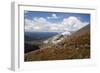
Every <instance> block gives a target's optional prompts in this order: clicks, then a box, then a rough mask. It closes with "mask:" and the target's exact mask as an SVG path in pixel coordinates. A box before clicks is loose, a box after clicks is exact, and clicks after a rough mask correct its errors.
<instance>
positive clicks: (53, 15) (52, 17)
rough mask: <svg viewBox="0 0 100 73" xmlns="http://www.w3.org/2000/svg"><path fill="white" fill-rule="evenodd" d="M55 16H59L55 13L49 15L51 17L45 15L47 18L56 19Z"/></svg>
mask: <svg viewBox="0 0 100 73" xmlns="http://www.w3.org/2000/svg"><path fill="white" fill-rule="evenodd" d="M57 18H59V17H57V15H56V14H52V16H51V17H47V19H57Z"/></svg>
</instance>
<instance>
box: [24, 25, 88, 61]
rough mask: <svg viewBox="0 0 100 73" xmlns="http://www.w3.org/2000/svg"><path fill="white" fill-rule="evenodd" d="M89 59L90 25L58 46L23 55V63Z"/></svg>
mask: <svg viewBox="0 0 100 73" xmlns="http://www.w3.org/2000/svg"><path fill="white" fill-rule="evenodd" d="M87 58H90V25H87V26H85V27H83V28H82V29H80V30H78V31H77V32H75V33H73V34H72V35H71V36H69V37H67V38H65V39H64V40H63V41H61V42H60V43H58V44H55V45H54V44H53V45H50V46H46V47H45V48H40V49H38V50H35V51H31V52H28V53H25V55H24V60H25V61H41V60H65V59H87Z"/></svg>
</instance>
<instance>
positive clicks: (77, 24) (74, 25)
mask: <svg viewBox="0 0 100 73" xmlns="http://www.w3.org/2000/svg"><path fill="white" fill-rule="evenodd" d="M53 16H55V15H53ZM87 24H88V22H82V21H80V19H79V18H77V17H74V16H70V17H68V18H64V19H63V21H62V22H61V23H59V24H58V23H51V22H49V21H47V19H45V18H43V17H40V18H39V17H35V18H33V20H29V19H25V31H50V32H56V31H57V32H59V31H60V32H62V31H76V30H78V29H80V28H82V27H84V26H86V25H87Z"/></svg>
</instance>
